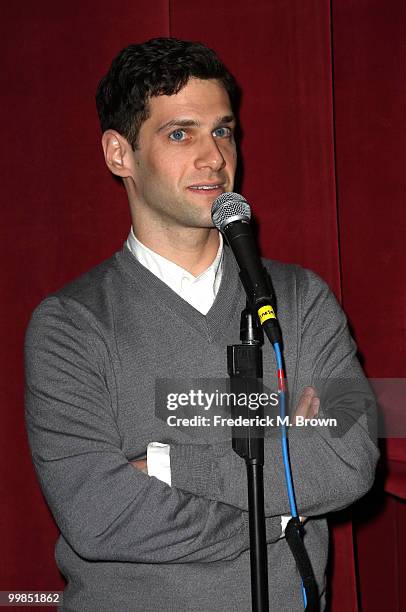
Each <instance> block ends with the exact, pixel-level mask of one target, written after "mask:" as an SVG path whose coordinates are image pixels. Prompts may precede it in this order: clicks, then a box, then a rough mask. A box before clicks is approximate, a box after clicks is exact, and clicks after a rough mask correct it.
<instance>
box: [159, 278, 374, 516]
mask: <svg viewBox="0 0 406 612" xmlns="http://www.w3.org/2000/svg"><path fill="white" fill-rule="evenodd" d="M299 272H300V274H301V278H300V282H299V283H298V284H299V296H298V300H299V304H298V306H299V309H298V310H299V313H300V314H299V317H300V322H299V323H300V324H299V333H300V338H299V344H298V346H299V350H298V364H297V372H298V375H297V378H298V380H299V381H300V384H302V385H303V386H306V385H310V384H316V381H329V382H330V383H331V382H333V381H337V382H340V381H341V382H342V383H343V385H345V384H347V383H348V381H349V380H350V379H351V380H352V381H358V383H357V384H356V385H355V387H356V388H357V389H362V388H365V385H366V386H368V385H367V384H366V380H365V377H364V375H363V373H362V369H361V367H360V365H359V362H358V360H357V358H356V347H355V343H354V341H353V340H352V338H351V336H350V334H349V331H348V327H347V322H346V318H345V315H344V313H343V312H342V310H341V308H340V306H339V305H338V303H337V301H336V299H335V297H334V296H333V294H332V293H331V291H330V290H329V288H328V287H327V285H326V284H325V283H324V281H322V280H321V279H320V278H319V277H317V276H316V275H315V274H313V273H312V272H310V271H306V270H301V269H299ZM288 384H289V381H288ZM316 386H317V385H316ZM338 386H339V387H340V385H338ZM341 387H342V385H341ZM347 389H348V392H347V393H345V392H341V393H340V394H339V401H338V404H337V402H336V405H335V407H334V416H335V417H336V418H337V420H338V424H339V433H338V434H337V433H335V432H334V431H331V428H329V427H326V426H315V427H312V428H311V431H306V432H303V431H300V428H296V427H294V428H292V429H290V430H289V449H290V461H291V468H292V475H293V481H294V485H295V492H296V501H297V508H298V512H299V514H301V515H304V516H312V515H321V514H325V513H327V512H330V511H334V510H339V509H342V508H344V507H346V506H348V505H350V504H351V503H352V502H353V501H355V500H356V499H357V498H359V497H361V496H362V495H364V494H365V493H366V492H367V491H368V490H369V489H370V487H371V486H372V483H373V480H374V474H375V467H376V462H377V459H378V455H379V453H378V450H377V446H376V440H375V438H374V422H375V420H376V414H375V411H374V406H373V404H371V403H368V404H367V407H368V411H366V410H365V402H364V400H365V396H363V394H362V393H361V394H360V395H359V398H360V399H359V403H358V405H355V406H354V401H353V398H354V394H353V393H352V392H353V390H354V386H353V385H348V384H347ZM301 390H302V389H298V392H300V391H301ZM351 393H352V396H351ZM349 405H350V409H348V406H349ZM324 408H325V407H324ZM366 412H368V414H366ZM319 414H320V416H323V401H322V404H321V407H320V411H319ZM371 425H372V427H371ZM264 450H265V463H264V489H265V514H266V516H267V517H270V516H276V515H282V514H287V513H289V512H290V508H289V503H288V497H287V492H286V485H285V477H284V469H283V463H282V457H281V444H280V437H279V435H277V436H275V435H273V436H272V437H266V438H265V441H264ZM202 453H203V454H204V455H205V462H203V459H202ZM202 464H206V465H208V466H209V469H210V474H211V475H212V476H211V478H207V479H202V478H200V479H199V484H200V483H204V488H202V487H199V486H197V482H196V481H195V473H196V467H197V465H199V466H201V465H202ZM171 472H172V484H173V485H174V486H177V487H180V488H181V489H184V490H187V491H191V492H194V493H196V494H198V495H203V496H205V497H206V498H208V499H215V500H218V501H222V502H226V503H229V504H231V505H233V506H235V507H237V508H240V509H242V510H247V493H246V491H247V479H246V470H245V462H244V460H243V459H241V458H240V457H239V456H238V455H236V453H234V451H233V450H232V447H231V441H229V442H226V443H221V444H215V445H206V446H205V448H204V450H203V449H202V448H200V449H199V451H197V450H196V448H195V447H193V446H191V445H186V446H176V445H174V446H172V447H171Z"/></svg>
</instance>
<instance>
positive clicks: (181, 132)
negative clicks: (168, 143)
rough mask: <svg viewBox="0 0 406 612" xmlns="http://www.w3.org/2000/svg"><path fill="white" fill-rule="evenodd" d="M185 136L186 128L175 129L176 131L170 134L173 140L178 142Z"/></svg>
mask: <svg viewBox="0 0 406 612" xmlns="http://www.w3.org/2000/svg"><path fill="white" fill-rule="evenodd" d="M185 137H186V132H185V130H175V131H174V132H171V133H170V134H169V138H170V139H171V140H175V141H176V142H179V141H180V140H185Z"/></svg>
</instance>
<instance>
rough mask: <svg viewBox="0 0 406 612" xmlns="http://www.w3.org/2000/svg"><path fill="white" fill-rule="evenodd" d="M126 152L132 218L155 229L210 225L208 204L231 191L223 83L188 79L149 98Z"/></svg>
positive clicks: (232, 159) (231, 147)
mask: <svg viewBox="0 0 406 612" xmlns="http://www.w3.org/2000/svg"><path fill="white" fill-rule="evenodd" d="M149 111H150V114H149V118H148V119H147V120H146V121H145V122H144V123H143V124H142V125H141V129H140V133H139V138H138V149H137V150H136V151H134V152H133V153H132V155H133V159H132V163H131V168H132V178H133V180H134V183H135V194H136V197H135V206H136V214H142V215H143V218H144V222H145V221H147V222H148V224H150V225H151V224H153V226H152V225H151V229H152V227H155V228H160V229H165V228H170V227H171V228H173V227H194V228H196V227H212V226H213V224H212V221H211V204H212V202H213V201H214V200H215V199H216V198H217V196H219V195H220V194H221V193H224V192H225V191H232V189H233V182H234V174H235V169H236V160H237V155H236V147H235V142H234V128H235V118H234V116H233V113H232V110H231V106H230V100H229V97H228V94H227V92H226V90H225V88H224V87H223V85H222V84H221V83H220V82H219V81H216V80H200V79H190V80H189V81H188V83H187V84H186V85H185V87H183V89H181V90H180V91H179V92H178V93H177V94H175V95H172V96H157V97H153V98H151V99H150V102H149Z"/></svg>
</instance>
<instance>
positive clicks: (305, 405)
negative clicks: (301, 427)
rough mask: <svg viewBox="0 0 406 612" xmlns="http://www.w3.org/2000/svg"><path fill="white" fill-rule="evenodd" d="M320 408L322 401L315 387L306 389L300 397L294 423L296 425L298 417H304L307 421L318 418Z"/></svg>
mask: <svg viewBox="0 0 406 612" xmlns="http://www.w3.org/2000/svg"><path fill="white" fill-rule="evenodd" d="M319 407H320V400H319V398H318V397H317V393H316V389H314V388H313V387H305V388H304V389H303V392H302V395H301V396H300V399H299V403H298V405H297V408H296V411H295V414H294V415H293V419H294V420H293V423H294V425H296V417H298V416H302V417H304V418H305V419H311V418H313V417H315V416H317V414H318V412H319Z"/></svg>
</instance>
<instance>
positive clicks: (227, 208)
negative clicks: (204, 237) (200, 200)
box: [211, 192, 282, 345]
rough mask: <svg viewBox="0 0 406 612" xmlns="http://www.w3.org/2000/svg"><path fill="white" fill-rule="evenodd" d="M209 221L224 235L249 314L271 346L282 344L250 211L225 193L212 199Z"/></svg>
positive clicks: (238, 197)
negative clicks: (237, 267)
mask: <svg viewBox="0 0 406 612" xmlns="http://www.w3.org/2000/svg"><path fill="white" fill-rule="evenodd" d="M211 218H212V220H213V224H214V225H215V227H217V229H218V230H219V231H220V232H221V233H222V234H224V236H225V238H226V240H227V242H228V244H229V245H230V248H231V250H232V251H233V253H234V256H235V258H236V260H237V264H238V266H239V268H240V278H241V282H242V284H243V287H244V289H245V292H246V294H247V298H248V302H249V304H250V307H251V309H252V310H253V311H255V312H257V313H258V317H259V321H260V323H261V325H262V327H263V328H264V331H265V333H266V335H267V336H268V338H269V339H270V341H271V342H272V344H274V343H275V342H278V343H279V344H280V345H281V344H282V334H281V330H280V327H279V323H278V320H277V317H276V313H275V309H274V307H273V305H274V304H275V298H274V295H273V289H272V283H271V281H270V278H269V275H268V272H267V270H266V269H265V268H264V266H263V265H262V262H261V258H260V256H259V252H258V247H257V244H256V242H255V239H254V236H253V234H252V230H251V226H250V220H251V209H250V206H249V204H248V202H247V200H246V199H245V198H244V197H243V196H242V195H240V194H239V193H233V192H227V193H223V194H221V195H220V196H219V197H218V198H216V199H215V200H214V202H213V204H212V208H211Z"/></svg>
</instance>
